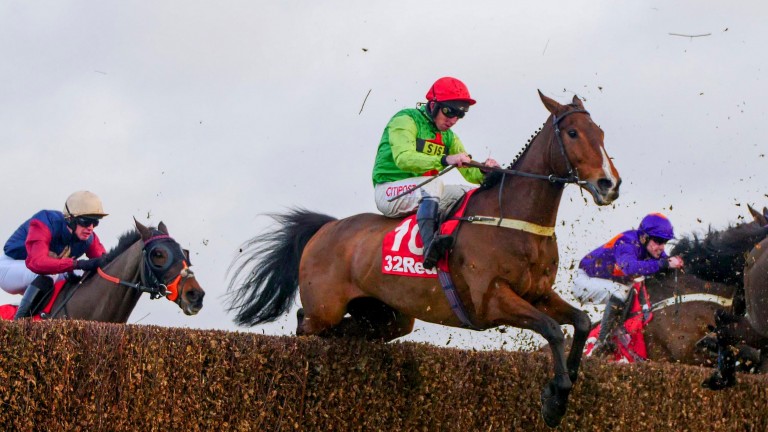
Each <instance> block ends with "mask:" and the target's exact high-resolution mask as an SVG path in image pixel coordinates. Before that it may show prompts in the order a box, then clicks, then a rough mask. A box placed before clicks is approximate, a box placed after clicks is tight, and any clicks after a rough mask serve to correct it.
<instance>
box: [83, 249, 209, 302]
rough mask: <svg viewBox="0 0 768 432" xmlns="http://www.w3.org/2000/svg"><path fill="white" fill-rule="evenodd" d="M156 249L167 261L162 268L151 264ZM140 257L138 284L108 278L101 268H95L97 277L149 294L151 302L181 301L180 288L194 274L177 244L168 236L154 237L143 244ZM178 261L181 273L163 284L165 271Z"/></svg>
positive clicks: (112, 277) (111, 277)
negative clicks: (163, 298) (162, 299)
mask: <svg viewBox="0 0 768 432" xmlns="http://www.w3.org/2000/svg"><path fill="white" fill-rule="evenodd" d="M169 246H171V247H169ZM173 246H175V247H173ZM156 249H163V250H165V252H166V257H167V259H166V262H165V264H163V265H162V266H158V265H156V264H154V263H153V262H152V259H151V256H152V252H154V251H155V250H156ZM142 256H143V259H142V261H143V265H142V267H141V276H140V279H141V281H140V283H132V282H128V281H125V280H121V279H119V278H117V277H114V276H110V275H108V274H107V273H106V272H104V271H103V270H102V269H101V268H97V273H98V274H99V276H101V277H102V278H104V279H106V280H108V281H110V282H112V283H115V284H118V285H122V286H126V287H129V288H133V289H135V290H137V291H140V292H143V293H144V292H146V293H149V298H151V299H153V300H154V299H157V298H160V297H165V298H167V299H168V300H170V301H172V302H174V303H179V302H180V301H181V298H180V296H179V290H180V286H182V285H183V283H184V282H185V281H186V280H187V279H189V278H191V277H193V276H194V273H193V272H192V270H190V269H189V266H188V265H187V260H186V259H185V258H184V253H183V252H182V251H181V248H180V247H179V245H178V243H176V242H175V241H174V240H173V239H172V238H171V237H170V236H168V235H165V234H161V235H156V236H154V237H151V238H149V239H148V240H147V241H146V242H144V249H143V250H142ZM178 259H180V260H181V263H182V266H183V267H182V269H181V271H180V272H179V274H178V275H176V277H175V278H173V280H172V281H170V282H168V283H163V282H162V279H164V276H165V273H166V271H167V270H168V269H169V268H170V267H171V265H172V264H173V263H174V262H177V260H178Z"/></svg>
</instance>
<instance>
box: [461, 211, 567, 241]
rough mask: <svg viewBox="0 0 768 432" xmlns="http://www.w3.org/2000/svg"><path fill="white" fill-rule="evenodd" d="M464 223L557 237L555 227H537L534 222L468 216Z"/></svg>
mask: <svg viewBox="0 0 768 432" xmlns="http://www.w3.org/2000/svg"><path fill="white" fill-rule="evenodd" d="M460 219H461V220H463V221H466V222H470V223H476V224H481V225H493V226H499V227H503V228H512V229H516V230H520V231H525V232H527V233H531V234H536V235H540V236H545V237H552V236H554V235H555V227H547V226H543V225H537V224H535V223H532V222H526V221H521V220H517V219H506V218H501V219H499V218H497V217H491V216H467V217H463V218H460Z"/></svg>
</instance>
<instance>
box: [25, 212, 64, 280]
mask: <svg viewBox="0 0 768 432" xmlns="http://www.w3.org/2000/svg"><path fill="white" fill-rule="evenodd" d="M50 244H51V232H50V231H49V230H48V227H47V226H45V224H44V223H42V222H40V221H38V220H36V219H32V221H30V223H29V233H28V234H27V240H26V242H25V246H26V248H27V258H26V260H25V263H26V265H27V268H28V269H30V270H32V271H33V272H34V273H37V274H45V275H51V274H59V273H66V272H68V271H72V270H73V269H74V268H75V260H74V259H73V258H69V257H67V258H55V257H52V256H50V254H49V252H50Z"/></svg>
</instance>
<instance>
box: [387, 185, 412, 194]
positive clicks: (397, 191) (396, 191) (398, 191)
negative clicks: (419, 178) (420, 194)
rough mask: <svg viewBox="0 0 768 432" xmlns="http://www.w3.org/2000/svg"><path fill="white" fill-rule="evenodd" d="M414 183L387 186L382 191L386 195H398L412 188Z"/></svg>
mask: <svg viewBox="0 0 768 432" xmlns="http://www.w3.org/2000/svg"><path fill="white" fill-rule="evenodd" d="M415 187H416V185H415V184H409V185H401V186H390V187H388V188H387V190H386V191H385V192H384V193H385V194H386V195H387V196H388V197H393V196H398V195H400V194H401V193H403V192H405V191H409V190H411V189H413V188H415Z"/></svg>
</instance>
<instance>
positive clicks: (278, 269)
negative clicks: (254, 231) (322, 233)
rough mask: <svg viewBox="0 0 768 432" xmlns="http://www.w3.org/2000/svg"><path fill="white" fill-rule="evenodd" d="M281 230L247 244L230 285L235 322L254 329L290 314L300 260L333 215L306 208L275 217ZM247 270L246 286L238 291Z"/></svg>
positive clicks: (243, 284)
mask: <svg viewBox="0 0 768 432" xmlns="http://www.w3.org/2000/svg"><path fill="white" fill-rule="evenodd" d="M271 216H272V218H273V219H274V220H275V221H276V222H277V223H278V225H279V226H278V228H277V229H276V230H274V231H272V232H267V233H264V234H261V235H259V236H257V237H254V238H253V239H251V240H249V241H247V242H246V243H245V244H244V246H243V248H242V249H241V250H242V252H243V255H241V256H240V257H238V258H236V259H235V261H234V262H233V263H232V265H231V266H230V270H231V269H232V266H233V265H235V263H236V262H237V261H240V264H239V265H238V266H237V268H236V269H235V273H234V275H233V277H232V279H231V280H230V283H229V296H230V301H229V309H228V310H229V311H237V314H236V315H235V323H236V324H238V325H245V326H254V325H256V324H260V323H265V322H271V321H274V320H276V319H277V318H278V317H280V316H281V315H283V314H284V313H286V312H288V310H289V309H290V308H291V305H292V300H293V299H294V297H295V296H296V291H297V290H298V288H299V261H300V260H301V254H302V252H303V251H304V247H305V246H306V245H307V243H308V242H309V239H311V238H312V236H314V235H315V233H317V231H318V230H320V228H321V227H322V226H323V225H325V224H327V223H328V222H331V221H334V220H336V218H333V217H331V216H327V215H324V214H319V213H313V212H310V211H308V210H304V209H291V210H290V211H289V212H288V213H286V214H274V215H271ZM243 271H246V272H247V275H246V276H245V280H244V281H243V283H242V285H240V286H239V287H237V288H235V286H236V285H237V280H238V279H239V277H238V276H239V275H240V274H241V273H242V272H243Z"/></svg>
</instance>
